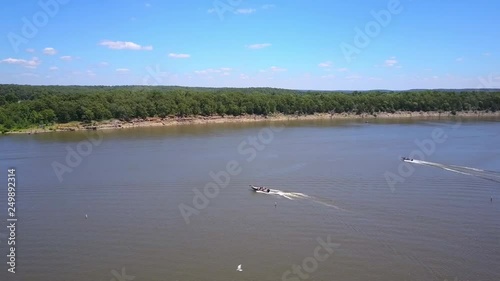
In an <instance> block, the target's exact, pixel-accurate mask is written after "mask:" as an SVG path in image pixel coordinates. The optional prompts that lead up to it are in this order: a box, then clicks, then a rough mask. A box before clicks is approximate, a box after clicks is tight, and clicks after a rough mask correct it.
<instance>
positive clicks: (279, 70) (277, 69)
mask: <svg viewBox="0 0 500 281" xmlns="http://www.w3.org/2000/svg"><path fill="white" fill-rule="evenodd" d="M286 70H287V69H286V68H281V67H277V66H271V71H272V72H283V71H286Z"/></svg>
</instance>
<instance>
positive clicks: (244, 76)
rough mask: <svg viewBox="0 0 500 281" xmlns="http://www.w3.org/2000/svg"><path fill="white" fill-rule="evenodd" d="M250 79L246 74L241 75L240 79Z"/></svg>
mask: <svg viewBox="0 0 500 281" xmlns="http://www.w3.org/2000/svg"><path fill="white" fill-rule="evenodd" d="M248 78H250V77H249V76H248V75H246V74H243V73H242V74H240V79H243V80H247V79H248Z"/></svg>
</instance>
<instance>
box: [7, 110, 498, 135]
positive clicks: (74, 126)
mask: <svg viewBox="0 0 500 281" xmlns="http://www.w3.org/2000/svg"><path fill="white" fill-rule="evenodd" d="M440 117H442V118H450V117H463V118H491V117H500V111H499V112H481V111H475V112H472V111H470V112H468V111H464V112H457V113H456V114H452V113H451V112H442V113H440V112H395V113H388V112H382V113H381V112H379V113H376V114H361V115H358V114H355V113H338V114H329V113H319V114H313V115H283V114H275V115H269V116H262V115H243V116H224V117H222V116H208V117H207V116H194V117H182V118H181V117H166V118H159V117H154V118H146V119H133V120H130V121H121V120H107V121H100V122H94V123H93V124H83V123H78V122H72V123H67V124H55V125H52V126H47V127H45V128H31V129H24V130H20V131H15V132H8V134H36V133H44V132H63V131H82V130H107V129H126V128H137V127H161V126H177V125H189V124H218V123H219V124H220V123H238V122H263V121H289V120H322V119H323V120H327V119H398V118H403V119H406V118H415V119H425V118H440Z"/></svg>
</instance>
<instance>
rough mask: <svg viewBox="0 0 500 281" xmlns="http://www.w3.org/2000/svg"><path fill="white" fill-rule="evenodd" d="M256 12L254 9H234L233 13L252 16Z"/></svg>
mask: <svg viewBox="0 0 500 281" xmlns="http://www.w3.org/2000/svg"><path fill="white" fill-rule="evenodd" d="M256 11H257V10H255V9H236V11H234V13H235V14H246V15H248V14H253V13H255V12H256Z"/></svg>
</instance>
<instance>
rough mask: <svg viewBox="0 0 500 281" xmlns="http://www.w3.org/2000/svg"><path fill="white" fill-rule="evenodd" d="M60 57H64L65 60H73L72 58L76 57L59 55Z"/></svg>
mask: <svg viewBox="0 0 500 281" xmlns="http://www.w3.org/2000/svg"><path fill="white" fill-rule="evenodd" d="M59 58H60V59H62V60H64V61H72V60H74V59H75V58H74V57H72V56H62V57H59Z"/></svg>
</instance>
